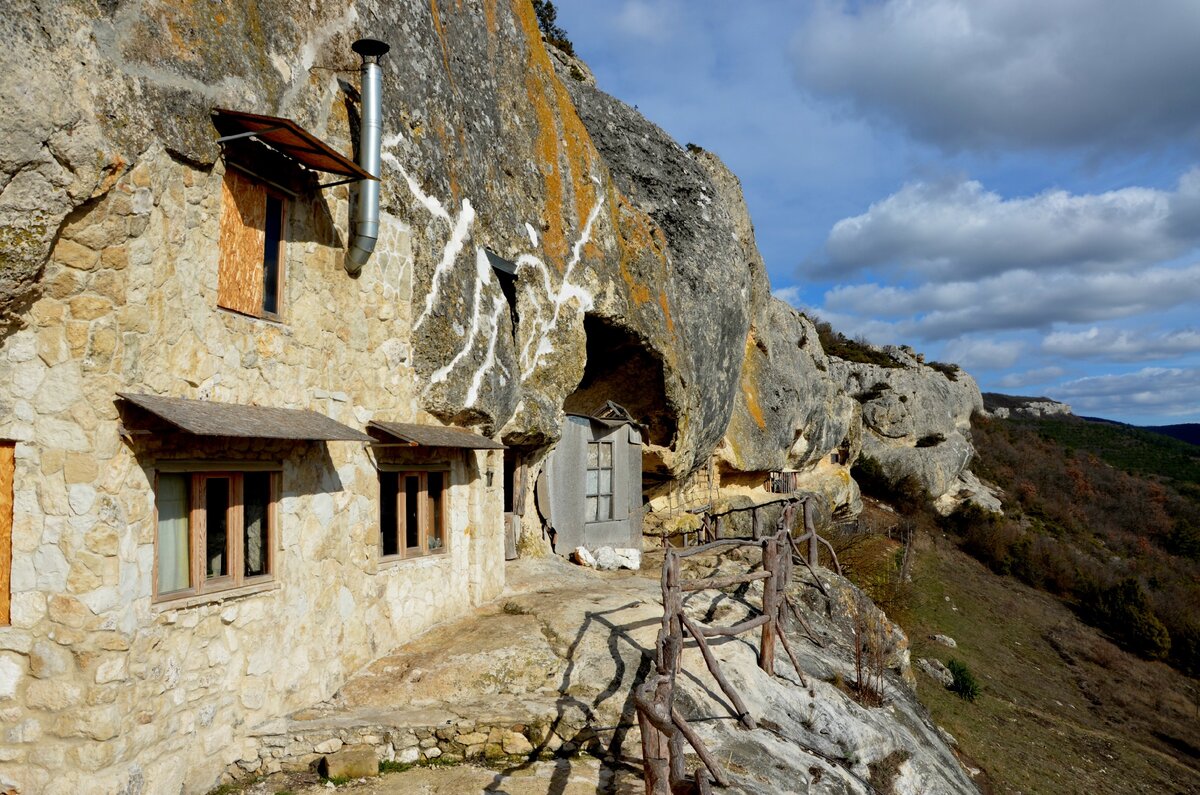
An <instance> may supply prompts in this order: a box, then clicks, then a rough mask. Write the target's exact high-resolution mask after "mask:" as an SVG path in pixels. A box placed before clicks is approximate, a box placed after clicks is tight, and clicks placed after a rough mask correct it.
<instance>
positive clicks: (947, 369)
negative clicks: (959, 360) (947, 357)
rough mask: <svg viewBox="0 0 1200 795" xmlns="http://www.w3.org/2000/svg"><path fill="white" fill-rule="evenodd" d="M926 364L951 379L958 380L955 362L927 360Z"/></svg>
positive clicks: (957, 369)
mask: <svg viewBox="0 0 1200 795" xmlns="http://www.w3.org/2000/svg"><path fill="white" fill-rule="evenodd" d="M927 364H928V365H929V366H930V367H932V368H933V369H934V370H937V371H938V372H939V373H941V374H942V375H944V376H946V378H948V379H950V380H951V381H957V380H958V373H959V368H958V365H957V364H947V363H946V362H927Z"/></svg>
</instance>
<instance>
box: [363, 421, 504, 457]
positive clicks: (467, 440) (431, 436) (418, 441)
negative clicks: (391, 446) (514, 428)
mask: <svg viewBox="0 0 1200 795" xmlns="http://www.w3.org/2000/svg"><path fill="white" fill-rule="evenodd" d="M367 427H368V428H374V429H376V430H378V431H381V432H383V433H384V434H386V435H387V436H390V437H391V438H392V439H394V440H397V441H399V442H403V443H405V444H409V445H412V446H413V447H459V448H463V449H465V450H503V449H505V448H504V445H503V444H501V443H500V442H497V441H493V440H491V439H489V438H487V437H486V436H480V435H479V434H477V433H474V432H472V431H468V430H466V429H464V428H447V427H442V426H439V425H418V424H416V423H411V422H382V421H380V420H372V421H371V422H370V423H368V424H367Z"/></svg>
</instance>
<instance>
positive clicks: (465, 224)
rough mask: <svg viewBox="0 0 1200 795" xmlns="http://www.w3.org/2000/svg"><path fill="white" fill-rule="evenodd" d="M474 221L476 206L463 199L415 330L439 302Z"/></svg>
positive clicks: (414, 327)
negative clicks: (442, 287)
mask: <svg viewBox="0 0 1200 795" xmlns="http://www.w3.org/2000/svg"><path fill="white" fill-rule="evenodd" d="M409 182H410V184H412V180H409ZM433 201H436V200H433ZM439 206H440V205H439ZM443 212H444V211H443ZM474 222H475V208H474V207H472V206H471V200H470V199H463V203H462V211H461V212H460V213H459V214H458V218H456V219H455V221H454V230H453V231H452V232H451V233H450V240H449V242H447V243H446V247H445V248H444V249H442V259H441V261H440V262H438V265H437V268H436V269H435V270H434V271H433V278H432V279H431V280H430V283H429V293H428V294H427V295H426V296H425V308H424V309H422V310H421V315H420V317H418V318H417V320H416V322H415V323H413V331H417V330H418V329H419V328H421V324H422V323H424V322H425V318H427V317H429V313H430V312H431V311H433V305H434V304H435V303H437V297H438V287H440V286H441V283H442V277H443V276H444V275H445V274H447V273H449V272H450V269H451V268H452V267H454V261H455V260H456V259H458V254H459V252H461V251H462V247H463V242H464V241H466V239H467V235H469V234H470V233H471V224H473V223H474ZM485 263H486V259H485Z"/></svg>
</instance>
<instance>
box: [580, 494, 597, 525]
mask: <svg viewBox="0 0 1200 795" xmlns="http://www.w3.org/2000/svg"><path fill="white" fill-rule="evenodd" d="M596 500H597V498H596V497H588V498H587V508H586V509H585V511H584V514H583V520H584V521H585V522H594V521H596V505H597V503H596Z"/></svg>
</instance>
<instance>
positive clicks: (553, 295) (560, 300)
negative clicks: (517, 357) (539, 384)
mask: <svg viewBox="0 0 1200 795" xmlns="http://www.w3.org/2000/svg"><path fill="white" fill-rule="evenodd" d="M594 180H595V178H594V177H593V181H594ZM603 206H604V195H603V194H600V196H599V199H598V200H597V201H596V204H595V206H593V207H592V211H591V212H590V213H588V218H587V222H586V223H585V224H584V225H583V232H582V233H580V235H579V239H578V240H576V241H575V245H574V247H573V248H572V249H571V259H570V261H568V262H567V269H566V270H565V271H564V272H563V277H562V283H561V284H560V286H559V288H558V290H557V291H555V290H554V289H553V288H552V287H551V286H550V271H549V269H548V268H547V267H546V265H545V263H543V262H542V261H541V260H539V259H537V258H536V257H532V256H521V257H518V258H517V270H518V272H519V271H520V269H521V267H522V266H523V265H524V266H533V265H536V266H537V267H539V268H540V269H541V271H542V279H543V282H544V284H545V289H546V297H547V298H548V299H549V301H550V303H551V305H552V306H553V307H554V311H553V312H552V313H551V315H550V320H549V321H548V322H546V323H544V324H543V323H542V317H541V316H539V317H538V325H539V326H541V328H539V329H538V330H537V333H535V334H531V335H530V337H529V341H528V342H527V343H526V345H525V349H524V351H522V357H521V359H522V364H523V369H522V371H521V378H522V379H526V378H528V377H529V376H531V375H533V371H534V370H536V369H537V366H538V363H539V362H540V361H541V359H542V357H543V356H545V355H546V354H548V353H550V352H551V351H553V350H554V346H553V345H552V344H551V343H550V336H549V335H550V332H552V331H553V330H554V329H555V328H556V327H557V326H558V316H559V314H560V313H561V312H562V308H563V305H564V304H566V303H567V301H569V300H571V299H572V298H575V299H578V301H579V305H580V308H581V309H583V311H585V312H586V311H587V310H589V309H591V308H592V294H591V293H590V292H588V291H587V290H585V289H584V288H583V286H582V285H578V284H573V283H572V282H571V274H572V272H573V271H574V270H575V266H576V265H578V264H579V258H580V257H581V256H582V255H583V247H584V246H586V245H587V244H588V241H590V240H591V238H592V225H593V224H595V223H596V218H597V217H598V216H599V215H600V209H601V208H602V207H603ZM535 339H536V340H538V344H537V347H536V348H535V349H534V352H533V357H532V359H531V360H530V359H529V357H528V351H529V347H530V345H531V344H532V342H533V340H535ZM526 362H527V363H526Z"/></svg>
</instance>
